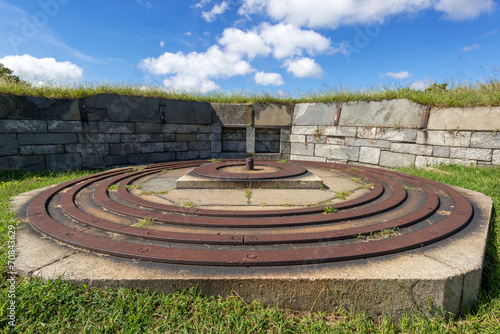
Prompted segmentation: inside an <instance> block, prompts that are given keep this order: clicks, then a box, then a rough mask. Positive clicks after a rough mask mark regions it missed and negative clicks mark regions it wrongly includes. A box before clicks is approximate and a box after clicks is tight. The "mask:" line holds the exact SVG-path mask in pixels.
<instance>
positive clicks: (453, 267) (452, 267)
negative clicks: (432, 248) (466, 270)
mask: <svg viewBox="0 0 500 334" xmlns="http://www.w3.org/2000/svg"><path fill="white" fill-rule="evenodd" d="M423 256H424V257H427V258H429V259H432V260H434V261H437V262H439V263H441V264H443V265H445V266H447V267H448V268H451V269H460V268H457V267H455V266H452V265H450V264H449V263H446V262H443V261H441V260H439V259H436V258H434V257H432V256H430V255H427V254H423Z"/></svg>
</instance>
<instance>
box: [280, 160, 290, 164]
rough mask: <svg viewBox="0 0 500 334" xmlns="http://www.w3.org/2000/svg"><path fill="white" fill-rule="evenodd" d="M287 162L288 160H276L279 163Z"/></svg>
mask: <svg viewBox="0 0 500 334" xmlns="http://www.w3.org/2000/svg"><path fill="white" fill-rule="evenodd" d="M287 162H288V160H280V161H278V163H279V164H284V163H287Z"/></svg>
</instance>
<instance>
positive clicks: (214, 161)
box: [208, 159, 222, 164]
mask: <svg viewBox="0 0 500 334" xmlns="http://www.w3.org/2000/svg"><path fill="white" fill-rule="evenodd" d="M208 162H210V163H212V164H214V163H218V162H222V160H219V159H210V160H208Z"/></svg>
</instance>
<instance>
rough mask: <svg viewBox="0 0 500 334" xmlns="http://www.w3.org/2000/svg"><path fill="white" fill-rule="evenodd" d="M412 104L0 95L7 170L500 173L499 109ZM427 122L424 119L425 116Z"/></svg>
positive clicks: (2, 160)
mask: <svg viewBox="0 0 500 334" xmlns="http://www.w3.org/2000/svg"><path fill="white" fill-rule="evenodd" d="M423 114H424V107H423V106H421V105H418V104H416V103H414V102H411V101H408V100H390V101H378V102H347V103H343V104H334V103H304V104H296V105H291V104H217V103H212V104H211V103H206V102H187V101H177V100H164V99H158V98H145V97H131V96H119V95H107V94H102V95H96V96H93V97H89V98H86V99H80V100H70V99H48V98H37V97H26V96H12V95H0V169H22V170H45V169H48V170H67V169H82V168H88V169H94V168H105V167H114V166H125V165H140V164H149V163H157V162H168V161H176V160H192V159H219V158H244V157H246V156H247V155H248V154H254V155H255V156H256V157H257V158H266V159H297V160H318V161H335V162H342V163H350V164H367V165H379V166H384V167H401V166H411V165H416V166H418V167H424V166H426V165H432V164H439V163H446V164H448V163H458V164H467V165H469V164H473V165H500V134H498V133H497V132H498V131H497V130H498V129H500V108H499V107H493V108H464V109H456V108H454V109H433V110H431V111H430V116H429V118H428V123H427V126H425V125H424V127H425V128H423V129H419V128H420V127H421V126H422V124H421V122H422V118H423V117H422V116H423ZM424 118H425V117H424Z"/></svg>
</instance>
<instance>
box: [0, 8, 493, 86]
mask: <svg viewBox="0 0 500 334" xmlns="http://www.w3.org/2000/svg"><path fill="white" fill-rule="evenodd" d="M498 14H499V6H498V1H495V0H474V1H471V0H343V1H333V0H186V1H180V0H176V1H173V0H171V1H160V0H120V1H118V0H108V1H97V0H86V1H77V0H39V1H35V0H34V1H11V0H0V31H1V32H2V34H1V35H0V63H3V64H4V65H6V66H7V67H9V68H11V69H13V70H14V71H15V74H18V75H20V76H21V77H23V78H24V79H25V80H29V81H31V82H33V83H41V84H43V83H46V82H52V83H56V84H57V83H67V82H71V83H73V82H76V83H80V82H82V83H104V82H113V83H128V84H134V85H140V86H142V85H145V86H147V85H155V86H161V87H164V88H165V89H168V90H176V91H200V92H209V91H212V90H223V91H250V92H272V93H276V92H278V93H280V92H284V93H287V94H292V95H293V94H296V93H304V92H307V91H309V90H313V91H314V90H318V89H323V88H350V89H361V88H368V89H369V88H372V87H380V86H393V85H404V86H411V87H413V88H423V87H425V86H426V85H428V84H429V83H430V82H439V83H441V82H478V81H480V80H487V79H488V78H489V77H491V76H494V77H496V78H498V77H499V74H500V61H499V59H500V57H499V55H500V32H499V29H500V16H499V15H498Z"/></svg>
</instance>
